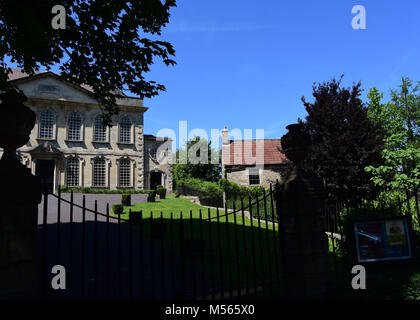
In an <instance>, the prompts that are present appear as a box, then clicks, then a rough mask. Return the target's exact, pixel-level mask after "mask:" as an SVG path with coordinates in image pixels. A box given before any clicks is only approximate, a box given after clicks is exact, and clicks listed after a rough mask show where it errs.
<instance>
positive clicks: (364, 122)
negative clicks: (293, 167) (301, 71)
mask: <svg viewBox="0 0 420 320" xmlns="http://www.w3.org/2000/svg"><path fill="white" fill-rule="evenodd" d="M341 80H342V77H341V78H340V79H339V80H338V81H337V80H336V79H333V80H332V81H330V82H324V83H320V84H318V85H315V84H314V86H313V93H312V94H313V97H314V98H315V101H314V102H308V101H306V99H305V98H304V97H302V102H303V104H304V105H305V108H306V111H307V112H308V115H307V116H306V118H305V122H303V121H302V120H299V121H300V122H301V123H303V124H304V128H305V130H307V132H308V134H309V135H310V137H311V141H312V148H311V152H310V154H309V155H308V156H307V158H306V159H305V162H304V168H305V169H306V170H308V171H311V172H314V173H315V174H316V175H318V176H319V177H320V178H322V179H323V180H324V181H325V185H326V187H327V191H328V194H329V196H330V197H331V198H334V199H336V200H339V201H358V200H360V199H361V198H362V197H366V196H373V195H374V194H375V192H376V191H377V190H376V189H375V187H374V184H373V183H372V182H371V180H370V178H371V176H370V174H369V173H367V172H366V171H365V170H364V169H365V167H366V166H368V165H372V164H373V165H376V164H379V163H380V162H381V150H382V147H383V141H382V137H381V135H380V132H379V130H378V128H377V127H376V126H375V125H374V124H373V123H372V122H371V121H370V120H369V119H368V117H367V108H366V107H365V106H364V105H363V102H362V100H361V99H360V95H361V89H360V86H361V84H360V82H359V83H358V84H353V86H352V87H351V88H342V87H340V85H341Z"/></svg>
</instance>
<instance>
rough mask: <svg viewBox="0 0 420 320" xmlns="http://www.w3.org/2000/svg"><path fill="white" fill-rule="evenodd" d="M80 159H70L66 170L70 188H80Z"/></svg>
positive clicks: (67, 183)
mask: <svg viewBox="0 0 420 320" xmlns="http://www.w3.org/2000/svg"><path fill="white" fill-rule="evenodd" d="M79 163H80V162H79V159H78V158H68V159H67V168H66V185H67V186H68V187H78V186H79V172H80V171H79Z"/></svg>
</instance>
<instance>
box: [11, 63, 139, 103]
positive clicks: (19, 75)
mask: <svg viewBox="0 0 420 320" xmlns="http://www.w3.org/2000/svg"><path fill="white" fill-rule="evenodd" d="M11 69H12V72H11V73H9V74H8V80H9V81H14V80H19V79H24V78H30V77H32V78H33V77H39V76H41V75H45V74H51V75H54V76H60V75H59V74H56V73H54V72H51V71H44V72H42V71H35V74H33V75H29V74H27V73H25V72H23V71H22V70H20V69H15V68H11ZM78 87H81V88H83V89H85V90H87V91H89V92H91V93H93V92H94V91H93V88H92V87H91V86H89V85H87V84H81V85H80V86H78ZM113 93H115V94H118V95H121V96H124V97H126V95H125V94H124V92H122V91H120V90H114V91H113ZM130 98H131V97H130Z"/></svg>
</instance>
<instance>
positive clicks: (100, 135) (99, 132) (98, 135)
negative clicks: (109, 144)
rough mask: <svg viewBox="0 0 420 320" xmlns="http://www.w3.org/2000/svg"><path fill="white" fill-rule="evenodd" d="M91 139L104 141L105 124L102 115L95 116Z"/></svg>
mask: <svg viewBox="0 0 420 320" xmlns="http://www.w3.org/2000/svg"><path fill="white" fill-rule="evenodd" d="M93 131H94V132H93V139H94V141H97V142H106V141H107V139H106V126H105V125H104V117H103V115H99V116H97V117H96V118H95V124H94V128H93Z"/></svg>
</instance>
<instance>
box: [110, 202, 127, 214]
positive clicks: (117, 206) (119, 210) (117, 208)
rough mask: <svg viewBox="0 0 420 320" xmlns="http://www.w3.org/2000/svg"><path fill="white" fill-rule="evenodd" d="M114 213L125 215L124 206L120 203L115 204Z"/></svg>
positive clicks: (113, 206)
mask: <svg viewBox="0 0 420 320" xmlns="http://www.w3.org/2000/svg"><path fill="white" fill-rule="evenodd" d="M112 211H113V212H114V214H118V215H120V214H123V213H124V206H123V205H122V204H120V203H115V204H113V205H112Z"/></svg>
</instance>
